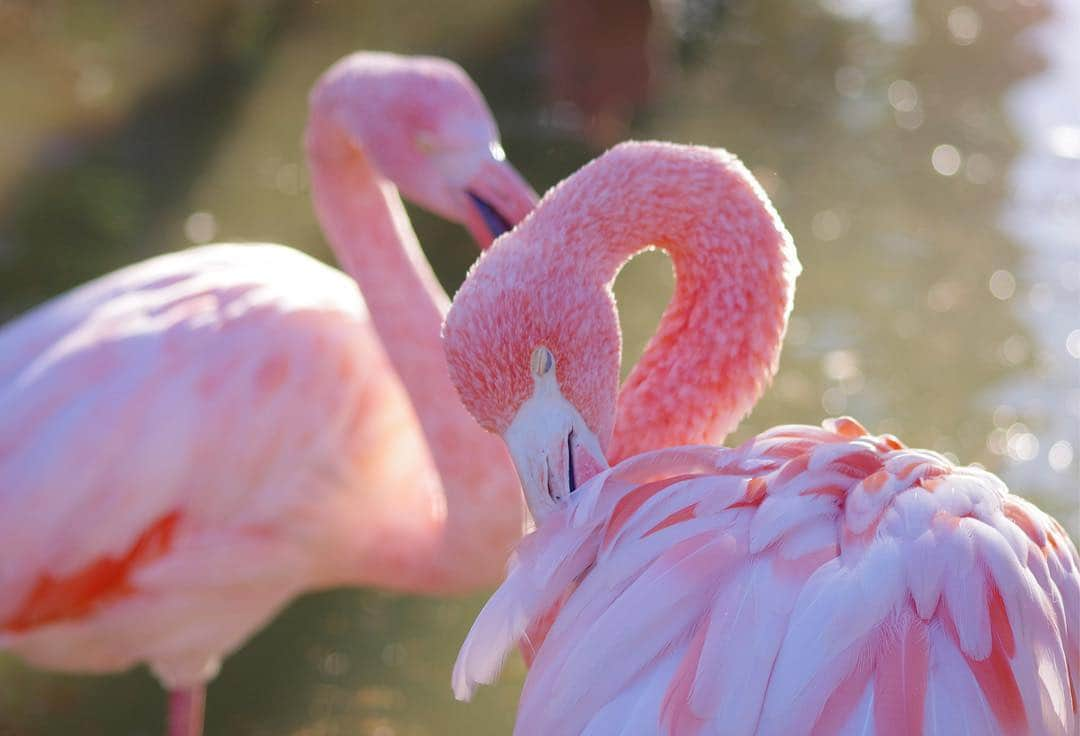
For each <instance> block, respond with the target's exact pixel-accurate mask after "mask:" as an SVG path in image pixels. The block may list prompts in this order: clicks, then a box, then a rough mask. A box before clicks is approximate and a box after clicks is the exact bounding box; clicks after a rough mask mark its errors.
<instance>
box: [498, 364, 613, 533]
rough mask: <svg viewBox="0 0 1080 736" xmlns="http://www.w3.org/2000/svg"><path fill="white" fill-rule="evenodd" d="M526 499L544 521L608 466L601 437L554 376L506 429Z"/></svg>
mask: <svg viewBox="0 0 1080 736" xmlns="http://www.w3.org/2000/svg"><path fill="white" fill-rule="evenodd" d="M503 441H504V442H506V445H507V447H508V448H509V450H510V457H511V458H513V460H514V467H515V468H516V469H517V473H518V478H519V479H520V480H521V488H522V491H523V492H524V494H525V501H526V503H528V505H529V510H530V511H531V512H532V515H533V519H535V520H536V522H537V523H538V524H539V523H540V522H542V521H543V519H544V518H545V517H546V516H547V515H548V514H550V513H551V512H552V511H553V510H555V509H556V508H557V507H558V506H559V505H560V504H563V503H565V502H566V501H567V500H568V499H569V498H570V495H571V494H572V493H574V491H576V490H577V489H578V488H579V487H581V486H582V485H584V483H585V482H586V481H588V480H589V479H590V478H592V477H593V476H594V475H596V474H598V473H600V472H601V471H602V470H604V469H606V468H607V467H608V465H607V461H606V460H605V459H604V454H603V451H602V450H601V449H600V442H599V441H598V440H597V438H596V435H595V434H593V432H592V431H591V430H590V429H589V428H588V427H587V426H586V425H585V421H584V420H583V419H582V418H581V414H580V413H578V411H577V409H575V408H574V406H573V405H572V404H571V403H570V402H568V401H567V400H566V399H565V398H564V397H563V395H562V393H561V392H560V391H559V388H558V384H557V383H555V381H554V378H552V380H551V381H541V380H538V381H537V382H536V390H535V391H534V393H533V395H532V396H531V397H530V398H529V399H528V400H527V401H525V402H524V403H523V404H522V405H521V408H520V409H518V412H517V414H516V415H515V416H514V420H513V421H512V422H511V423H510V426H509V427H507V429H506V431H505V432H504V433H503Z"/></svg>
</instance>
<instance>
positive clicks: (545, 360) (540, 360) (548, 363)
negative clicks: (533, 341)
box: [529, 345, 555, 378]
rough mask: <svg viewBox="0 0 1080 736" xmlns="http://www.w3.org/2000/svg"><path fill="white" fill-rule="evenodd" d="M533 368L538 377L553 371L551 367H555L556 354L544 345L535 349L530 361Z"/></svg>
mask: <svg viewBox="0 0 1080 736" xmlns="http://www.w3.org/2000/svg"><path fill="white" fill-rule="evenodd" d="M529 365H530V367H531V368H532V373H533V375H534V376H536V377H537V378H540V377H541V376H546V375H547V374H548V373H551V369H552V368H554V367H555V356H554V355H552V354H551V351H550V350H548V349H547V348H546V347H544V346H543V345H541V346H539V347H538V348H536V350H533V354H532V360H531V361H530V363H529Z"/></svg>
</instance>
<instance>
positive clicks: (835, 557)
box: [455, 419, 1080, 736]
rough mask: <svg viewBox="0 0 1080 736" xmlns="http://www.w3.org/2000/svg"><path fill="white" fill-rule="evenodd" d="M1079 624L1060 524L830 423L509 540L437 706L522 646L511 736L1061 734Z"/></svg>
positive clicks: (627, 485) (703, 457)
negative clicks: (499, 581) (498, 576)
mask: <svg viewBox="0 0 1080 736" xmlns="http://www.w3.org/2000/svg"><path fill="white" fill-rule="evenodd" d="M628 509H629V510H628ZM661 591H662V592H661ZM556 603H557V604H558V608H557V609H556V611H557V612H556V613H555V614H554V615H553V614H552V612H551V607H552V606H553V605H555V604H556ZM544 616H547V617H548V618H549V619H551V618H553V619H554V620H553V621H550V622H543V623H544V624H545V626H544V627H543V628H546V626H547V625H548V624H549V625H550V629H548V630H547V631H546V634H544V635H543V636H542V638H540V637H538V636H537V633H536V627H535V624H536V623H537V622H538V621H539V620H540V619H541V618H542V617H544ZM530 625H533V626H534V628H533V629H531V630H529V629H527V627H528V626H530ZM1078 626H1080V560H1078V558H1077V552H1076V549H1075V547H1074V546H1073V545H1072V543H1071V541H1070V540H1069V538H1068V537H1067V535H1066V534H1065V532H1064V530H1063V529H1062V528H1061V526H1060V525H1059V524H1057V522H1055V521H1054V520H1053V519H1051V518H1050V517H1048V516H1047V515H1045V514H1043V513H1041V512H1040V511H1039V510H1038V509H1036V508H1035V507H1034V506H1032V505H1031V504H1029V503H1027V502H1026V501H1024V500H1023V499H1020V498H1018V497H1016V496H1013V495H1011V494H1009V493H1008V491H1007V489H1006V488H1005V486H1004V484H1002V483H1001V481H1000V480H998V479H997V478H996V477H994V476H993V475H991V474H989V473H986V472H985V471H982V470H979V469H976V468H962V467H957V466H955V465H953V464H952V463H950V462H949V461H948V460H946V459H945V458H943V457H942V456H940V455H937V454H936V453H932V452H928V451H924V450H912V449H908V448H906V447H903V446H902V445H901V444H900V443H899V442H897V441H896V440H895V439H894V438H892V437H888V436H882V437H876V436H872V435H869V434H867V433H866V432H865V431H864V430H863V429H862V428H861V427H859V425H858V424H857V423H855V422H854V421H852V420H849V419H839V420H831V421H828V422H826V423H825V424H824V427H823V428H820V429H819V428H814V427H805V426H783V427H777V428H775V429H772V430H770V431H768V432H765V433H763V434H761V435H758V436H757V437H754V438H752V439H750V440H748V441H747V442H746V443H744V444H743V445H741V446H740V447H738V448H735V449H725V448H709V447H690V448H674V449H670V450H659V451H656V452H652V453H645V454H642V455H640V456H637V457H635V458H632V459H630V460H627V461H625V462H623V463H622V464H620V465H618V466H616V467H615V468H614V469H612V470H611V471H609V472H607V473H605V474H603V475H601V476H598V477H597V478H596V479H594V480H593V481H592V482H590V483H589V484H588V485H587V486H586V487H584V488H582V489H580V490H579V491H578V493H577V494H575V500H574V501H573V502H572V503H571V504H569V505H567V506H566V507H565V508H563V509H561V510H560V511H558V512H557V514H556V515H555V516H553V517H552V518H550V519H548V520H547V521H546V522H545V524H544V525H543V526H541V527H540V528H539V529H538V530H537V531H536V532H535V533H534V534H533V535H531V536H530V537H529V538H527V539H526V540H524V541H523V543H522V544H521V547H520V549H519V551H518V553H517V555H516V557H515V560H514V562H513V566H512V570H511V572H510V574H509V576H508V578H507V580H506V582H505V583H504V584H503V586H502V588H500V590H499V591H498V592H497V593H496V594H495V596H494V597H493V598H492V599H491V601H490V602H489V604H488V605H487V607H486V608H485V609H484V611H483V612H482V613H481V615H480V617H479V618H478V620H477V622H476V624H475V625H474V627H473V630H472V632H471V633H470V635H469V638H468V640H467V641H466V643H465V645H464V647H463V649H462V654H461V657H460V659H459V662H458V665H457V668H456V670H455V688H456V690H457V692H458V694H459V695H467V694H468V693H469V692H470V691H471V689H472V687H473V685H474V684H476V683H479V682H487V681H490V680H491V679H492V677H493V676H494V674H495V672H496V671H497V667H498V663H499V662H500V661H501V658H502V657H503V656H504V655H505V654H506V653H507V651H508V650H509V649H511V648H512V647H513V646H514V645H515V644H516V643H517V640H518V638H519V637H521V636H522V635H524V634H525V633H526V631H527V630H528V631H529V632H530V633H531V634H532V636H530V637H528V638H526V639H525V641H523V646H524V647H526V648H528V649H529V650H530V651H531V652H532V657H533V659H532V668H531V671H530V673H529V677H528V680H527V682H526V686H525V689H524V692H523V694H522V699H521V707H520V712H519V715H518V726H517V729H516V733H520V734H550V733H567V734H569V733H589V734H593V733H595V734H619V733H670V734H706V733H723V734H862V733H867V734H890V735H891V734H940V735H944V734H972V735H975V734H979V735H980V736H982V735H989V734H1001V735H1002V736H1005V735H1008V734H1020V733H1031V734H1075V733H1076V732H1077V728H1078V725H1077V724H1078V720H1077V702H1078V701H1077V695H1078V690H1077V686H1078V684H1080V682H1078V675H1080V673H1078V671H1077V667H1078V664H1080V662H1078V658H1077V655H1078V654H1080V631H1078Z"/></svg>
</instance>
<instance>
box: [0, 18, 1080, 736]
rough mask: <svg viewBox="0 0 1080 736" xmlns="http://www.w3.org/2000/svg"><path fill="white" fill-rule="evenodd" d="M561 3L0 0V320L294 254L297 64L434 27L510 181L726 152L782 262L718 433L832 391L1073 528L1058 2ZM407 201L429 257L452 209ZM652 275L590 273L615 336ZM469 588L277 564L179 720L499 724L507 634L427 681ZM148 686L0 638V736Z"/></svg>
mask: <svg viewBox="0 0 1080 736" xmlns="http://www.w3.org/2000/svg"><path fill="white" fill-rule="evenodd" d="M593 1H594V3H595V5H596V7H600V8H601V9H602V10H603V11H604V12H606V13H608V15H606V16H605V15H603V14H602V13H601V14H600V15H599V16H597V17H599V18H600V20H599V21H598V20H597V18H596V17H594V18H591V19H590V17H588V14H585V15H580V14H579V15H574V12H575V11H574V7H575V5H574V4H573V3H568V2H564V1H562V0H554V1H553V2H552V3H550V5H546V4H541V3H536V2H527V1H525V0H522V1H521V2H499V1H497V0H475V1H474V2H470V3H464V4H463V3H442V2H438V1H437V0H425V1H423V2H414V3H410V4H408V6H407V7H405V8H402V7H401V6H402V5H404V4H403V3H399V2H391V1H390V0H380V1H379V2H370V3H367V4H365V5H363V6H362V7H355V6H352V5H351V4H344V3H323V4H307V3H289V2H274V1H273V0H259V1H258V2H232V3H230V2H222V1H219V2H211V1H210V0H205V1H203V2H194V3H184V4H173V3H166V2H150V3H145V4H142V5H138V4H133V5H132V6H130V7H129V6H123V7H124V8H125V9H118V7H119V6H117V5H115V4H111V3H100V4H98V3H74V2H71V3H62V2H35V3H31V2H11V1H10V0H9V1H8V2H5V3H0V79H2V80H3V82H4V87H3V88H4V89H5V90H6V91H5V94H4V96H3V97H2V98H0V119H2V121H3V128H4V130H5V136H6V138H7V142H6V144H5V146H4V147H0V318H3V317H6V316H10V315H13V314H15V313H17V312H18V311H21V310H22V309H25V308H26V307H28V306H30V305H32V304H34V303H37V302H39V301H41V300H43V299H45V298H47V297H48V296H50V295H52V294H54V293H58V292H60V291H62V290H64V289H66V288H69V287H70V286H73V285H74V284H76V283H79V282H80V281H83V280H85V279H88V278H91V277H92V276H94V275H97V274H100V273H103V272H105V271H107V270H110V269H112V268H115V267H117V266H119V265H122V264H124V263H128V262H131V261H133V260H136V259H139V258H143V257H145V256H148V255H151V254H154V253H157V252H161V251H164V250H169V249H175V248H179V247H183V246H185V245H189V244H191V243H193V242H204V241H207V240H218V239H246V240H273V241H281V242H286V243H290V244H293V245H296V246H298V247H301V248H303V249H305V250H309V251H311V252H313V253H316V254H318V255H321V256H324V257H326V256H327V255H328V253H327V250H326V247H325V245H324V244H323V241H322V238H321V236H320V234H319V231H318V228H317V226H316V224H315V222H314V219H313V216H312V214H311V210H310V206H309V204H308V201H307V194H306V178H305V173H304V169H303V162H302V159H301V157H300V151H299V136H300V131H301V128H302V125H303V119H304V115H305V110H304V104H305V95H306V91H307V88H308V86H309V85H310V83H311V81H312V80H314V79H315V77H316V76H317V75H318V74H319V72H320V71H321V70H322V69H323V68H325V67H326V66H328V65H329V64H330V63H331V62H332V61H334V60H335V59H336V58H338V57H339V56H341V55H343V54H345V53H347V52H348V51H350V50H352V49H356V48H384V49H392V50H397V51H403V52H427V53H438V54H443V55H447V56H450V57H452V58H455V59H457V60H458V61H460V62H461V63H462V64H463V65H464V66H465V67H466V68H467V69H468V70H469V71H470V73H472V74H473V76H474V77H475V78H476V79H477V81H478V82H479V84H480V86H481V87H482V88H483V89H484V91H485V93H486V94H487V95H488V97H489V100H490V101H491V103H492V107H493V109H494V110H495V112H496V115H497V117H498V118H499V120H500V122H501V126H502V129H503V132H504V139H505V144H506V148H507V151H508V152H509V154H510V156H511V158H512V159H513V160H514V161H515V163H516V164H517V165H518V166H519V168H520V169H521V170H522V171H523V173H525V175H526V176H527V177H528V178H529V179H530V180H532V181H533V183H534V184H535V185H536V186H537V188H538V189H543V188H545V187H547V186H549V185H551V184H553V183H554V182H556V181H557V180H558V179H560V178H561V177H563V176H565V175H566V174H568V173H569V172H571V171H572V170H574V169H575V168H577V167H578V166H579V165H581V164H582V163H584V162H585V161H586V160H588V158H590V157H591V156H592V155H594V154H595V153H596V152H597V151H598V150H600V149H599V147H600V146H602V145H604V144H606V143H610V142H614V141H615V140H617V139H619V138H622V137H628V136H632V137H638V138H664V139H669V140H675V141H683V142H694V143H705V144H710V145H720V146H725V147H727V148H730V149H731V150H733V151H735V152H737V153H738V154H739V155H740V156H741V157H742V158H743V159H744V160H745V161H746V162H747V163H748V164H749V165H750V167H751V168H752V169H753V171H754V172H755V173H756V174H757V176H758V177H759V179H760V180H761V181H762V183H763V185H764V186H765V188H766V189H767V190H768V191H769V193H770V194H771V196H772V197H773V199H774V201H775V203H776V205H777V208H778V209H779V211H780V213H781V215H782V216H783V218H784V220H785V222H786V223H787V224H788V226H789V228H790V229H791V231H792V233H793V234H794V236H795V240H796V243H797V244H798V247H799V253H800V257H801V259H802V261H803V264H804V266H805V271H804V274H803V276H802V277H801V279H800V282H799V291H798V296H797V300H796V309H795V316H794V318H793V321H792V325H791V330H790V334H789V337H788V342H787V346H786V348H785V352H784V357H783V362H782V367H781V371H780V374H779V376H778V377H777V380H776V383H775V385H774V386H773V388H772V390H771V391H770V392H769V394H768V395H767V397H766V398H765V400H764V401H762V403H761V404H760V406H759V407H758V408H757V410H756V411H755V413H754V415H753V416H752V417H751V418H750V419H749V420H748V421H747V422H746V424H745V426H744V427H742V428H741V429H740V430H739V432H738V434H737V436H735V437H733V438H732V440H733V441H736V440H738V439H740V438H742V437H745V436H746V435H747V434H749V433H752V432H755V431H758V430H760V429H762V428H764V427H766V426H769V425H772V424H776V423H780V422H793V421H797V422H817V421H819V420H820V419H821V417H822V416H824V415H827V414H836V413H841V412H843V413H850V414H853V415H854V416H856V417H858V418H859V419H860V420H861V421H863V422H864V423H865V424H866V425H867V426H868V427H869V428H871V429H872V430H875V431H888V432H893V433H895V434H897V435H899V436H900V437H901V438H903V439H904V440H905V441H907V442H908V443H909V444H912V445H921V446H927V447H932V448H934V449H937V450H940V451H943V452H946V453H949V454H950V455H952V456H955V457H956V458H958V459H959V460H960V461H963V462H978V463H982V464H983V465H985V466H987V467H988V468H990V469H991V470H993V471H995V472H998V473H1000V474H1002V476H1003V477H1005V478H1006V480H1007V481H1008V482H1009V483H1010V485H1011V487H1012V488H1013V490H1014V491H1016V492H1020V493H1023V494H1025V495H1028V496H1030V497H1032V498H1033V499H1035V500H1037V501H1038V502H1039V503H1040V504H1042V505H1043V506H1044V507H1045V508H1047V509H1048V510H1051V511H1053V512H1054V513H1055V514H1057V515H1058V516H1059V517H1060V518H1062V519H1065V520H1067V521H1068V523H1069V525H1070V528H1071V529H1072V530H1073V531H1074V533H1075V532H1076V530H1077V528H1078V524H1080V521H1078V518H1077V494H1078V488H1080V472H1078V466H1080V242H1078V238H1080V235H1078V233H1080V107H1078V105H1080V102H1077V99H1078V98H1077V97H1076V94H1075V90H1076V89H1077V88H1078V86H1080V18H1078V17H1077V12H1078V11H1077V5H1076V4H1075V3H1070V2H1066V0H1052V1H1051V0H1046V2H1045V3H1043V4H1039V3H1033V2H1028V3H1016V2H1012V1H1011V0H986V1H985V2H971V3H970V4H966V5H965V4H954V3H939V2H924V3H908V2H902V1H900V2H898V1H897V0H822V1H821V2H819V3H817V4H814V3H806V2H795V1H794V0H791V1H789V2H772V3H754V2H747V1H745V0H739V1H734V2H719V0H699V1H698V2H691V1H689V0H687V1H686V2H680V1H679V0H667V1H666V2H661V3H658V4H657V7H658V8H663V9H664V11H663V13H660V12H655V11H654V12H653V13H652V22H653V23H654V24H656V26H655V28H654V30H653V33H652V35H651V36H649V35H648V34H647V33H646V31H647V27H646V25H645V24H646V23H647V22H648V21H649V17H650V13H649V10H648V6H647V5H645V4H644V3H642V2H636V1H635V0H593ZM136 5H138V7H137V8H136ZM178 6H179V7H178ZM613 12H618V14H619V15H618V17H619V18H621V19H622V20H623V22H622V23H618V24H612V23H606V22H604V18H610V17H611V15H610V13H613ZM579 13H580V11H579ZM646 38H648V39H649V45H648V46H647V47H644V48H643V47H641V42H642V40H643V39H646ZM593 52H595V54H600V55H599V56H596V55H595V54H594V53H593ZM555 53H558V54H559V58H560V59H562V60H563V63H562V64H561V65H560V64H554V63H552V55H553V54H555ZM647 68H651V69H652V74H653V77H652V80H651V82H649V81H647V79H648V78H647V76H646V75H645V74H644V72H643V70H644V69H647ZM567 70H569V71H567ZM548 79H552V80H555V81H553V82H551V83H549V82H547V81H545V80H548ZM568 97H569V98H571V99H573V100H576V101H577V105H576V106H575V105H574V104H571V103H568V102H567V101H566V98H568ZM582 108H584V110H585V111H586V112H582ZM634 110H636V112H633V113H632V111H634ZM631 113H632V114H631ZM414 223H415V224H416V227H417V231H418V233H419V235H420V237H421V240H422V242H423V243H424V244H425V247H426V249H427V251H428V253H429V255H430V256H431V258H432V260H433V261H434V262H435V264H436V267H437V269H438V271H439V274H440V276H441V277H442V279H443V281H444V283H445V284H446V285H447V287H448V288H454V287H455V286H456V285H457V283H458V282H459V281H460V279H461V277H462V275H463V273H464V269H465V267H466V266H467V264H468V262H469V261H470V259H471V258H472V257H473V251H472V250H471V247H470V246H469V244H468V242H467V238H466V236H465V234H464V232H462V231H461V230H459V229H458V228H456V227H453V226H449V225H446V224H443V223H440V222H438V221H437V220H435V219H434V218H432V217H430V216H427V215H425V214H424V213H419V212H415V211H414ZM670 289H671V274H670V270H669V269H668V267H667V264H666V261H665V259H664V257H663V256H660V255H658V254H655V253H654V254H647V255H645V256H642V257H640V258H638V259H637V260H635V261H634V262H632V263H631V264H630V266H629V267H628V268H627V270H626V271H625V272H624V274H623V276H622V277H621V278H620V281H619V284H618V291H619V294H620V296H621V298H622V303H621V305H620V309H621V311H622V315H623V320H624V326H625V328H626V332H627V346H628V360H632V359H633V357H635V356H636V354H637V353H638V352H639V351H640V349H641V347H642V345H643V344H644V341H645V339H646V338H647V336H648V333H649V331H650V330H651V329H652V327H653V325H654V324H655V321H656V319H657V316H658V315H659V312H660V310H661V308H662V306H663V304H664V302H665V300H666V299H667V296H668V295H669V294H670ZM481 601H482V596H478V597H476V598H472V599H466V600H453V601H433V600H425V599H419V598H405V597H397V596H389V595H383V594H379V593H374V592H367V591H334V592H329V593H324V594H320V595H315V596H309V597H307V598H305V599H303V600H301V601H299V602H298V603H296V604H295V605H293V606H292V607H291V608H289V609H288V610H287V611H286V612H285V613H284V614H283V615H282V616H280V617H279V618H278V619H277V620H276V621H275V622H274V624H273V625H272V626H270V627H269V629H267V630H266V631H265V632H263V633H262V634H261V635H260V636H258V637H257V638H256V639H255V640H254V641H252V642H251V643H250V644H249V645H248V646H247V647H245V648H244V649H243V650H242V651H241V652H239V653H238V654H237V655H236V656H234V657H233V658H232V659H230V660H229V661H228V662H227V663H226V666H225V669H224V671H223V673H222V675H221V677H220V678H219V679H218V680H217V681H215V683H214V684H213V686H212V688H211V691H210V702H209V713H208V729H207V730H208V733H210V734H215V733H222V734H224V733H229V734H249V733H250V734H254V733H260V734H261V733H268V734H339V733H340V734H346V733H348V734H353V733H360V734H373V735H378V736H391V735H392V734H396V735H398V736H400V735H402V734H437V733H475V734H486V733H490V734H496V733H506V732H507V731H508V730H509V728H510V724H511V723H512V721H513V708H514V703H515V701H516V693H517V688H518V687H519V685H520V675H521V667H520V663H517V662H514V663H512V664H511V666H510V673H509V676H508V677H505V678H504V680H503V683H502V684H501V685H500V686H499V687H497V688H493V689H489V690H488V691H485V692H483V693H482V694H481V696H480V697H479V699H478V700H477V701H476V702H475V703H473V704H470V705H468V706H465V705H459V704H455V703H453V702H452V700H451V698H450V694H449V687H448V680H449V667H450V664H451V662H452V661H453V657H454V655H455V653H456V647H457V644H458V643H459V642H460V640H461V638H462V637H463V635H464V631H465V630H466V628H467V626H468V623H469V621H470V620H471V617H472V616H473V614H474V613H475V612H476V610H477V609H478V607H479V605H480V603H481ZM162 706H163V697H162V696H161V694H160V693H159V692H158V690H157V687H156V685H155V684H154V683H153V681H152V680H151V679H150V677H149V676H148V675H146V674H145V673H144V672H141V671H138V672H134V673H130V674H126V675H121V676H116V677H108V678H83V677H67V676H65V677H58V676H52V675H46V674H41V673H34V672H31V671H29V670H27V669H26V668H24V667H23V666H21V665H20V664H19V663H18V662H15V661H13V660H11V659H0V734H8V733H11V734H47V733H55V734H60V733H80V734H105V733H108V734H141V733H147V734H148V733H155V732H157V731H158V730H159V728H160V720H159V719H160V713H161V708H162Z"/></svg>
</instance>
